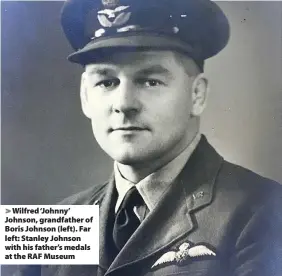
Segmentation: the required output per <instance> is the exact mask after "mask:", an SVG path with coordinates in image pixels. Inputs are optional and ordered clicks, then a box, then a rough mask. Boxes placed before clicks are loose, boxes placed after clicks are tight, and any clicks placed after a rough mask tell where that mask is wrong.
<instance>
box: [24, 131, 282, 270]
mask: <svg viewBox="0 0 282 276" xmlns="http://www.w3.org/2000/svg"><path fill="white" fill-rule="evenodd" d="M116 197H117V194H116V190H115V183H114V178H112V179H110V180H109V181H108V182H107V183H105V184H104V185H100V186H94V187H93V188H91V189H88V190H87V191H84V192H81V193H79V194H76V195H74V196H72V197H70V198H67V199H66V200H64V201H63V202H62V204H99V206H100V249H99V250H100V263H99V266H94V265H93V266H79V265H77V266H70V265H65V266H42V267H41V268H39V267H36V266H34V267H33V269H34V272H33V274H32V273H31V272H30V274H22V275H28V276H31V275H32V276H34V275H36V276H39V275H40V276H51V275H52V276H96V275H97V276H103V275H108V276H118V275H130V276H131V275H133V276H164V275H171V276H172V275H173V276H176V275H182V276H281V275H282V187H281V186H280V185H279V184H277V183H275V182H274V181H272V180H269V179H266V178H263V177H261V176H259V175H257V174H255V173H253V172H251V171H249V170H247V169H244V168H242V167H240V166H237V165H234V164H231V163H229V162H227V161H225V160H224V159H223V158H222V157H221V156H220V155H219V154H218V153H217V152H216V151H215V150H214V149H213V148H212V147H211V145H210V144H209V143H208V142H207V140H206V138H205V137H204V136H202V138H201V141H200V143H199V145H198V146H197V148H196V150H195V151H194V152H193V154H192V155H191V157H190V159H189V160H188V162H187V164H186V165H185V167H184V169H183V171H182V172H181V174H180V175H179V177H178V179H177V181H176V182H175V183H174V184H172V186H171V188H170V189H169V191H168V192H167V193H166V194H165V195H164V196H163V197H162V198H161V199H160V201H159V204H158V205H157V206H156V208H155V209H154V210H153V211H152V212H151V213H150V214H149V215H148V216H147V217H146V219H145V220H144V221H143V222H142V224H141V225H140V226H139V228H138V229H137V230H136V232H135V233H134V234H133V236H132V237H131V238H130V240H129V241H128V242H127V244H126V245H125V246H124V248H123V249H122V250H121V251H120V252H119V254H118V255H117V257H116V258H115V259H113V257H112V255H113V254H114V250H113V247H112V246H111V242H110V237H111V233H112V232H111V231H112V224H113V221H114V206H115V202H116ZM184 242H187V243H189V244H190V247H191V248H192V247H195V246H199V245H202V246H205V247H206V248H208V249H209V250H210V251H212V252H213V253H214V254H213V255H207V256H199V255H198V256H194V257H189V256H188V257H186V258H184V259H182V261H181V262H177V261H170V262H167V263H164V264H160V265H158V266H155V267H153V268H152V266H153V265H154V264H155V263H156V261H157V260H159V259H160V258H161V257H162V256H163V255H164V254H165V253H167V252H172V253H170V254H175V253H173V252H177V251H179V246H181V245H182V244H183V243H184ZM40 271H41V272H40Z"/></svg>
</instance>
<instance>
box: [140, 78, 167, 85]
mask: <svg viewBox="0 0 282 276" xmlns="http://www.w3.org/2000/svg"><path fill="white" fill-rule="evenodd" d="M143 83H144V85H145V86H146V87H155V86H159V85H162V84H163V82H162V81H159V80H155V79H147V80H144V81H143Z"/></svg>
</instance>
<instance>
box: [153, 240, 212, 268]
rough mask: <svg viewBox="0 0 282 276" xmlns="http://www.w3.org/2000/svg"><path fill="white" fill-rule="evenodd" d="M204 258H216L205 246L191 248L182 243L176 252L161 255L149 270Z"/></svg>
mask: <svg viewBox="0 0 282 276" xmlns="http://www.w3.org/2000/svg"><path fill="white" fill-rule="evenodd" d="M205 256H216V253H215V252H214V251H213V250H211V249H209V248H208V247H207V246H206V245H199V244H198V245H197V244H196V245H194V246H191V243H188V242H184V243H183V244H181V245H180V246H179V250H178V251H169V252H167V253H165V254H164V255H162V256H161V257H160V258H159V259H158V260H157V261H156V262H155V263H154V264H153V265H152V267H151V268H156V267H158V266H161V265H164V264H169V263H175V264H181V263H183V262H184V261H187V260H189V259H193V258H201V257H205Z"/></svg>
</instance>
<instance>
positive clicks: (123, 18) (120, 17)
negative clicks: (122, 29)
mask: <svg viewBox="0 0 282 276" xmlns="http://www.w3.org/2000/svg"><path fill="white" fill-rule="evenodd" d="M128 8H129V6H119V7H116V8H115V9H104V10H100V11H98V20H99V22H100V24H101V25H102V26H103V27H106V28H111V27H119V26H122V25H124V24H126V23H127V22H128V20H129V19H130V16H131V12H129V11H127V9H128Z"/></svg>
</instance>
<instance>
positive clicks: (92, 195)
mask: <svg viewBox="0 0 282 276" xmlns="http://www.w3.org/2000/svg"><path fill="white" fill-rule="evenodd" d="M108 183H109V181H107V182H105V183H103V184H100V185H95V186H92V187H90V188H88V189H86V190H83V191H81V192H78V193H76V194H73V195H71V196H69V197H67V198H65V199H63V200H62V201H60V202H59V203H58V204H59V205H91V204H95V202H96V201H97V200H98V199H99V198H100V197H101V196H103V194H104V192H105V188H106V186H107V185H108Z"/></svg>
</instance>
